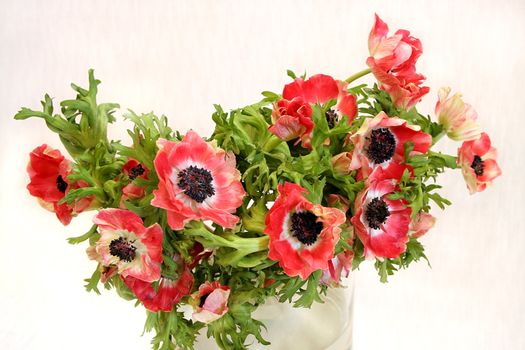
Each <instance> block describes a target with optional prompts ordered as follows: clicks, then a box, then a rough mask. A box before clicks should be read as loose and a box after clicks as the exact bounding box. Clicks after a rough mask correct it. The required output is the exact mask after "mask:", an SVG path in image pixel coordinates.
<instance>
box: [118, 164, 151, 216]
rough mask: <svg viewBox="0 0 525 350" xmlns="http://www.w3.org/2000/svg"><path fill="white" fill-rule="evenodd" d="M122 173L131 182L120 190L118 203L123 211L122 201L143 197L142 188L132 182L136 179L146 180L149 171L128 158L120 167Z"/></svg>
mask: <svg viewBox="0 0 525 350" xmlns="http://www.w3.org/2000/svg"><path fill="white" fill-rule="evenodd" d="M122 172H123V173H124V174H125V175H126V176H127V177H128V179H129V180H130V181H131V182H130V183H129V184H127V185H126V186H124V187H123V188H122V197H121V201H120V202H121V208H122V209H125V205H124V201H126V200H128V199H136V198H142V197H144V187H142V186H139V185H137V184H135V183H134V181H135V180H136V179H138V178H141V179H147V178H148V172H149V170H148V168H146V167H145V166H144V165H142V164H141V163H139V162H138V161H137V160H135V159H133V158H129V159H128V161H127V162H126V164H124V166H123V167H122Z"/></svg>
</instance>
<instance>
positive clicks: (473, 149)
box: [458, 133, 501, 194]
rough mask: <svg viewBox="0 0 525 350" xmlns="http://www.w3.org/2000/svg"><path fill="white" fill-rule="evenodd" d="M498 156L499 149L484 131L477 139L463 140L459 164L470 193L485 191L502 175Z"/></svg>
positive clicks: (459, 151) (459, 150) (459, 153)
mask: <svg viewBox="0 0 525 350" xmlns="http://www.w3.org/2000/svg"><path fill="white" fill-rule="evenodd" d="M496 158H497V151H496V149H495V148H494V147H492V145H491V142H490V138H489V135H487V134H486V133H482V134H481V136H480V137H479V139H477V140H472V141H465V142H463V144H462V145H461V147H460V148H459V149H458V164H459V165H460V166H461V170H462V172H463V177H464V178H465V182H466V183H467V188H468V189H469V191H470V194H473V193H476V192H481V191H484V190H485V189H486V188H487V187H488V186H490V185H491V184H492V181H493V180H494V179H495V178H496V177H498V176H500V175H501V169H500V167H499V165H498V163H497V162H496Z"/></svg>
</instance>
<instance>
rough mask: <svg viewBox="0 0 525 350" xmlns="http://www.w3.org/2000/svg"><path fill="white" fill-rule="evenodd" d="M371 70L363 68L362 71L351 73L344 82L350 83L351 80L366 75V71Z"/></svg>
mask: <svg viewBox="0 0 525 350" xmlns="http://www.w3.org/2000/svg"><path fill="white" fill-rule="evenodd" d="M371 72H372V71H371V70H370V68H367V69H363V70H362V71H360V72H357V73H355V74H354V75H351V76H349V77H348V78H347V79H346V80H345V82H347V83H348V84H350V83H351V82H353V81H354V80H357V79H359V78H361V77H364V76H365V75H367V74H368V73H371Z"/></svg>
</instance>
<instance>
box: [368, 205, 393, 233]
mask: <svg viewBox="0 0 525 350" xmlns="http://www.w3.org/2000/svg"><path fill="white" fill-rule="evenodd" d="M389 216H390V212H389V211H388V205H387V204H386V202H385V201H384V200H383V199H381V198H377V197H376V198H374V199H372V200H371V201H370V203H368V205H367V206H366V209H365V219H366V221H367V222H368V226H369V227H371V228H373V229H375V230H377V229H378V228H379V227H380V226H381V225H382V224H383V223H384V222H385V221H386V219H387V218H388V217H389Z"/></svg>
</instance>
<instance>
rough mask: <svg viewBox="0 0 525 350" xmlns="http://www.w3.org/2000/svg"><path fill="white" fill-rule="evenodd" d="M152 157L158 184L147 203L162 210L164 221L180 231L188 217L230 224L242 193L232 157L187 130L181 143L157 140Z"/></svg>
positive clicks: (239, 203)
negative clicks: (154, 153)
mask: <svg viewBox="0 0 525 350" xmlns="http://www.w3.org/2000/svg"><path fill="white" fill-rule="evenodd" d="M158 145H159V148H160V150H159V152H158V153H157V156H156V157H155V162H154V164H155V170H156V171H157V175H158V176H159V187H158V189H156V190H155V191H153V194H154V198H153V200H152V201H151V205H153V206H156V207H159V208H163V209H166V211H167V215H168V224H169V226H170V227H171V228H172V229H174V230H181V229H182V228H184V225H185V224H186V223H187V222H189V221H191V220H211V221H213V222H215V223H217V224H219V225H221V226H223V227H226V228H232V227H234V226H235V225H236V224H237V222H238V221H239V218H238V217H237V216H235V215H233V214H232V213H234V212H235V211H236V210H237V208H238V207H239V206H240V205H241V204H242V199H243V197H244V195H245V191H244V188H243V187H242V184H241V182H240V178H241V174H240V172H239V170H237V169H236V168H235V156H234V154H233V153H232V152H225V151H224V150H222V149H220V148H218V147H217V146H216V144H215V142H214V141H212V142H205V141H204V140H203V139H202V138H201V137H200V136H199V135H197V134H196V133H195V132H193V131H189V132H188V133H187V134H186V136H185V137H184V139H183V140H182V141H181V142H174V141H168V140H164V139H161V140H159V141H158Z"/></svg>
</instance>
